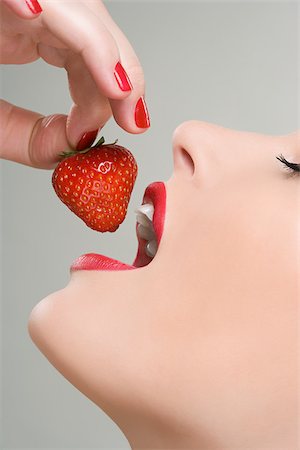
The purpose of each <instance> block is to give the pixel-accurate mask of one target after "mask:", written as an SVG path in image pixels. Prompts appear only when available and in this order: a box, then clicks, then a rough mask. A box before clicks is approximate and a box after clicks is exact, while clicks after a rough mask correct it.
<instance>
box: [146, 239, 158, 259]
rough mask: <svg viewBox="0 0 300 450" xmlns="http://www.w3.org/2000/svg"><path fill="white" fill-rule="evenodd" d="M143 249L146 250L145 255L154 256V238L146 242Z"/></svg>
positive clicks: (155, 244)
mask: <svg viewBox="0 0 300 450" xmlns="http://www.w3.org/2000/svg"><path fill="white" fill-rule="evenodd" d="M145 251H146V255H148V256H150V258H154V256H155V255H156V252H157V242H156V240H155V239H153V240H152V241H150V242H148V244H147V245H146V248H145Z"/></svg>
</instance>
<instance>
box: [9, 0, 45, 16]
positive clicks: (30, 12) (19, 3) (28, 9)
mask: <svg viewBox="0 0 300 450" xmlns="http://www.w3.org/2000/svg"><path fill="white" fill-rule="evenodd" d="M2 1H3V3H4V4H5V5H6V6H7V7H8V8H9V9H10V10H11V11H12V12H13V13H15V14H16V15H17V16H19V17H21V18H22V19H29V20H31V19H35V18H37V17H39V15H40V14H41V12H42V7H41V5H40V3H39V2H38V0H2Z"/></svg>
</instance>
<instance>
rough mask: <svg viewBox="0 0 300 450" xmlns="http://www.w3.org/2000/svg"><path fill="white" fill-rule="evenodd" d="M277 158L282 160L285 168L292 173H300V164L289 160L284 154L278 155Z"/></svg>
mask: <svg viewBox="0 0 300 450" xmlns="http://www.w3.org/2000/svg"><path fill="white" fill-rule="evenodd" d="M276 159H278V161H280V162H281V163H282V164H284V166H285V168H286V169H287V170H288V172H290V173H291V174H292V175H296V174H297V175H298V174H299V172H300V164H297V163H293V162H289V161H287V160H286V159H285V157H284V156H283V155H279V156H276Z"/></svg>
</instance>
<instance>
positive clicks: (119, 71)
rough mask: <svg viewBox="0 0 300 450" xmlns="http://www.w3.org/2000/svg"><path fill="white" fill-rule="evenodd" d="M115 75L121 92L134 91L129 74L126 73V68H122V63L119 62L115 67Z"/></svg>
mask: <svg viewBox="0 0 300 450" xmlns="http://www.w3.org/2000/svg"><path fill="white" fill-rule="evenodd" d="M114 75H115V78H116V80H117V83H118V85H119V88H120V89H121V91H131V90H132V84H131V82H130V80H129V78H128V75H127V73H126V72H125V69H124V67H123V66H122V64H121V63H120V62H118V63H117V65H116V67H115V72H114Z"/></svg>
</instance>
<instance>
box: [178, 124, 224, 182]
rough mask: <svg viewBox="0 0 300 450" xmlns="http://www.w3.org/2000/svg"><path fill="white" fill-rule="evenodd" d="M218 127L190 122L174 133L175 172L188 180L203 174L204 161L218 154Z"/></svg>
mask: <svg viewBox="0 0 300 450" xmlns="http://www.w3.org/2000/svg"><path fill="white" fill-rule="evenodd" d="M219 128H220V127H218V126H217V125H214V124H211V123H207V122H201V121H197V120H190V121H187V122H183V123H182V124H181V125H179V126H178V127H177V128H176V129H175V131H174V133H173V139H172V143H173V159H174V169H175V172H177V173H180V174H181V175H182V176H184V177H186V178H193V177H194V178H197V176H198V175H201V174H202V172H203V162H204V159H205V160H207V159H209V160H210V159H213V158H214V157H215V156H214V155H215V154H216V152H215V151H214V150H216V146H217V136H218V134H219Z"/></svg>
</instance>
